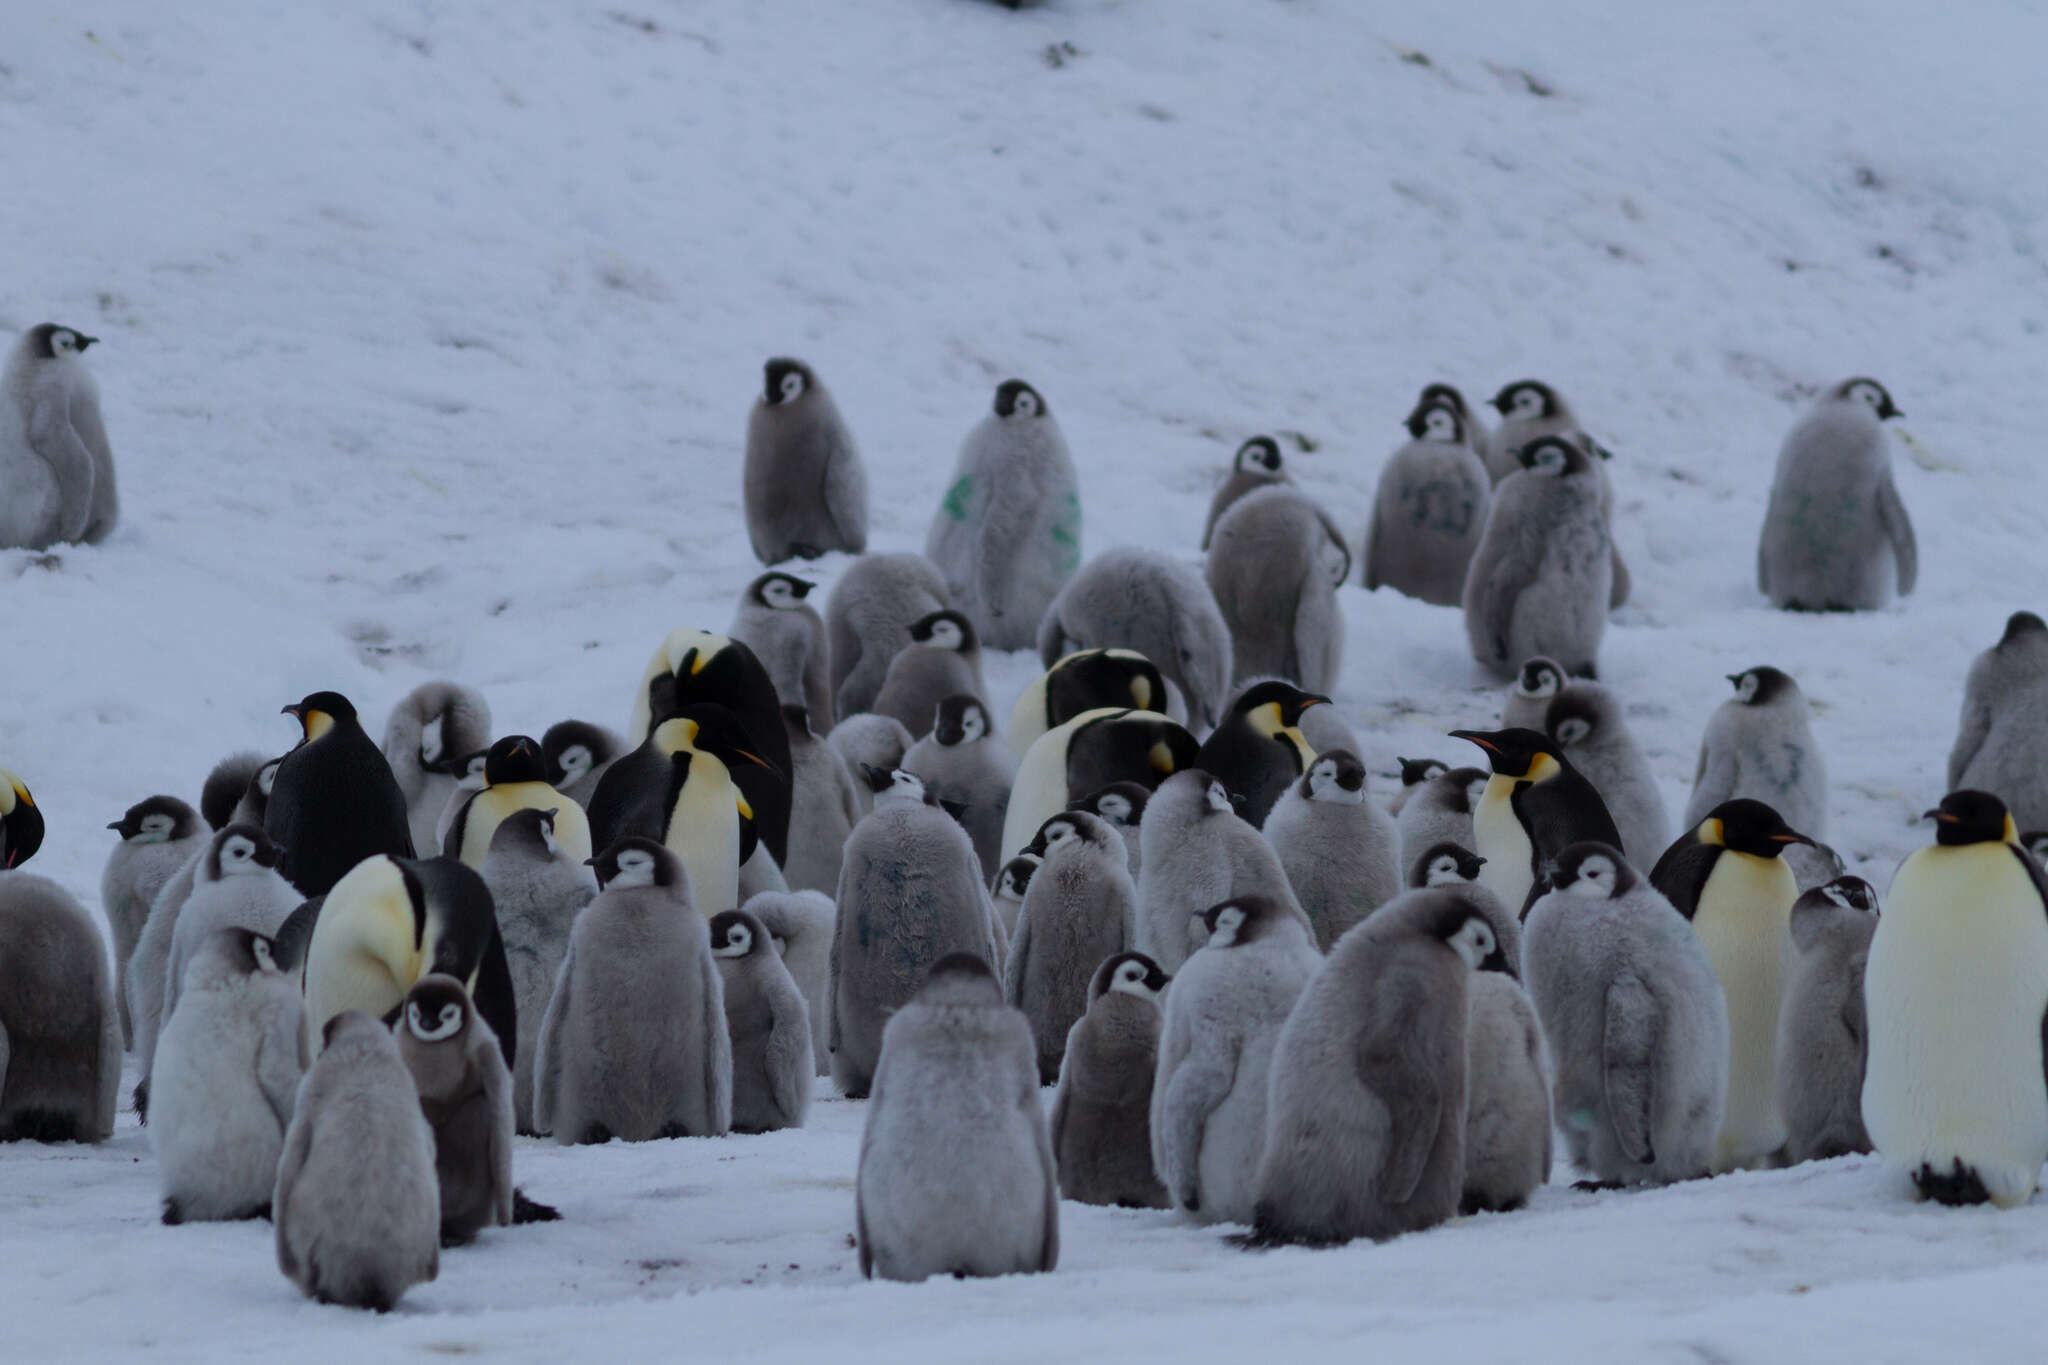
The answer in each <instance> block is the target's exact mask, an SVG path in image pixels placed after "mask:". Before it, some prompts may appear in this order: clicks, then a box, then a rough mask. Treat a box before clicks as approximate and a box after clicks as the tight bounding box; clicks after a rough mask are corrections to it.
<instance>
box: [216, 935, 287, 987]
mask: <svg viewBox="0 0 2048 1365" xmlns="http://www.w3.org/2000/svg"><path fill="white" fill-rule="evenodd" d="M218 932H222V933H226V934H230V935H232V936H234V938H235V939H237V940H238V941H239V942H240V943H241V945H242V948H243V950H244V951H246V952H247V953H248V954H249V966H248V968H247V971H248V972H249V973H250V974H251V975H257V974H268V975H271V976H283V975H284V968H282V967H280V966H278V965H277V947H276V945H275V944H273V943H272V942H271V941H270V939H269V938H268V937H266V936H265V935H263V934H259V933H257V932H256V931H255V930H254V929H244V928H242V927H241V926H240V925H235V926H233V927H231V928H228V929H225V930H220V931H218Z"/></svg>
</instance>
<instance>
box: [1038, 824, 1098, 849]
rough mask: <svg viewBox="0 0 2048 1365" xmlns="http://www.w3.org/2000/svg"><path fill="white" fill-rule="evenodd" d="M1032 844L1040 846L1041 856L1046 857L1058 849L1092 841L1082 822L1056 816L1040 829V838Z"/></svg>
mask: <svg viewBox="0 0 2048 1365" xmlns="http://www.w3.org/2000/svg"><path fill="white" fill-rule="evenodd" d="M1032 842H1033V843H1034V844H1036V845H1037V846H1038V849H1039V852H1040V856H1045V855H1048V854H1050V853H1051V852H1052V851H1053V850H1054V849H1056V848H1064V847H1065V846H1066V845H1068V844H1085V843H1088V842H1090V840H1089V837H1088V831H1086V830H1085V829H1083V828H1082V827H1081V822H1080V821H1078V820H1076V819H1075V818H1074V817H1073V816H1071V815H1055V816H1053V817H1052V819H1050V820H1047V821H1046V822H1045V823H1044V824H1042V825H1040V826H1039V827H1038V837H1037V838H1036V839H1034V840H1032Z"/></svg>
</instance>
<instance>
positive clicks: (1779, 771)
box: [1685, 667, 1828, 839]
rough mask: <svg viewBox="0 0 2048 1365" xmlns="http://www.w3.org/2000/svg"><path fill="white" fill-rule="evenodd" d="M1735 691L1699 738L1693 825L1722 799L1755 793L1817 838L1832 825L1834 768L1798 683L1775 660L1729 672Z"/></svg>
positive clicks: (1689, 820) (1690, 807)
mask: <svg viewBox="0 0 2048 1365" xmlns="http://www.w3.org/2000/svg"><path fill="white" fill-rule="evenodd" d="M1728 681H1729V682H1731V683H1733V684H1735V695H1734V697H1733V698H1731V699H1730V700H1728V701H1724V702H1722V703H1721V705H1720V706H1719V707H1718V708H1716V710H1715V711H1714V714H1713V715H1712V716H1711V717H1709V718H1708V720H1707V730H1706V733H1705V734H1704V735H1703V736H1701V738H1700V760H1699V766H1698V768H1697V769H1696V770H1695V772H1694V775H1693V783H1692V799H1691V800H1690V801H1688V802H1686V805H1685V827H1686V828H1687V829H1691V828H1693V827H1694V826H1696V825H1698V824H1699V822H1700V821H1702V820H1704V819H1706V818H1707V812H1709V811H1711V810H1712V809H1713V808H1714V807H1716V806H1718V805H1720V804H1721V803H1722V802H1723V801H1733V800H1735V799H1736V798H1737V797H1745V796H1746V797H1749V798H1751V799H1753V800H1757V801H1761V802H1763V803H1764V804H1765V805H1767V806H1770V807H1771V808H1772V809H1774V810H1776V811H1777V812H1778V814H1780V815H1782V816H1784V817H1785V823H1787V824H1789V825H1791V826H1792V827H1793V828H1794V829H1796V830H1799V831H1800V832H1801V833H1804V834H1807V835H1810V836H1812V837H1813V838H1815V839H1819V838H1822V837H1824V836H1825V835H1826V833H1827V815H1828V770H1827V764H1826V763H1825V762H1823V761H1822V759H1821V753H1820V746H1819V745H1818V744H1816V743H1815V742H1814V739H1813V727H1812V725H1811V724H1810V723H1809V714H1810V708H1809V707H1808V706H1807V703H1806V694H1805V693H1804V692H1801V691H1800V690H1799V684H1798V683H1796V682H1794V681H1792V679H1791V678H1790V677H1789V676H1788V675H1786V674H1784V673H1782V672H1780V671H1779V670H1777V669H1775V668H1770V667H1760V668H1749V669H1744V670H1743V671H1742V672H1740V673H1731V674H1729V675H1728Z"/></svg>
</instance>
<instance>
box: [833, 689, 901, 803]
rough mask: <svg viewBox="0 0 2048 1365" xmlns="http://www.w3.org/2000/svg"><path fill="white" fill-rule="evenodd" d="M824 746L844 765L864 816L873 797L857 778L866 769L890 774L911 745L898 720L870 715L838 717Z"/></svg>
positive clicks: (898, 766)
mask: <svg viewBox="0 0 2048 1365" xmlns="http://www.w3.org/2000/svg"><path fill="white" fill-rule="evenodd" d="M825 742H826V743H827V744H828V745H830V746H831V748H832V751H833V752H834V753H836V754H838V755H839V759H840V761H841V762H842V763H844V764H845V765H846V771H847V773H848V774H849V776H850V779H851V780H852V782H853V788H854V792H855V794H856V795H857V796H858V798H859V800H860V813H861V814H862V815H866V814H867V813H868V811H869V810H870V809H872V808H873V806H874V793H873V792H871V791H870V790H869V789H868V785H867V783H865V782H862V781H861V780H860V774H861V773H863V772H865V771H866V770H867V769H869V768H880V769H881V770H882V771H883V772H885V773H886V772H894V771H895V770H896V769H898V768H900V767H902V766H903V760H904V758H905V757H906V756H907V755H908V754H909V753H910V746H911V745H912V744H913V743H915V741H914V740H912V739H911V737H910V731H908V730H906V729H904V728H903V722H902V721H900V720H891V719H890V718H889V717H887V716H877V715H874V714H872V713H871V712H865V711H863V712H861V713H860V714H858V715H852V716H842V717H840V720H839V723H838V724H837V725H835V726H833V727H832V733H831V734H829V735H827V736H826V737H825Z"/></svg>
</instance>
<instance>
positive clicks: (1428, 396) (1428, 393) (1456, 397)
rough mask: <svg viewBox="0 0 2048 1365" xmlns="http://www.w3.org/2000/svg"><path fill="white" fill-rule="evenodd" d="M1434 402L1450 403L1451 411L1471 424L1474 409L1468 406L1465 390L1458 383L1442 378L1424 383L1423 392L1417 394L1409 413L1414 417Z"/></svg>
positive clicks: (1461, 419) (1459, 418) (1460, 419)
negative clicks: (1448, 382)
mask: <svg viewBox="0 0 2048 1365" xmlns="http://www.w3.org/2000/svg"><path fill="white" fill-rule="evenodd" d="M1432 403H1446V404H1449V405H1450V409H1451V411H1452V412H1455V413H1457V414H1458V420H1459V421H1461V422H1463V423H1465V424H1467V425H1470V423H1471V420H1472V409H1471V408H1470V407H1468V406H1466V403H1465V392H1464V390H1462V389H1460V388H1459V387H1458V386H1457V385H1456V384H1446V383H1444V382H1442V381H1441V380H1439V381H1437V382H1436V383H1433V384H1424V385H1423V386H1422V392H1421V393H1419V394H1417V395H1416V396H1415V409H1414V411H1413V412H1410V413H1409V414H1408V415H1409V416H1410V417H1413V416H1414V415H1415V413H1417V412H1420V411H1422V410H1423V409H1424V408H1426V407H1428V406H1429V405H1430V404H1432Z"/></svg>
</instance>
